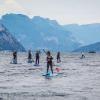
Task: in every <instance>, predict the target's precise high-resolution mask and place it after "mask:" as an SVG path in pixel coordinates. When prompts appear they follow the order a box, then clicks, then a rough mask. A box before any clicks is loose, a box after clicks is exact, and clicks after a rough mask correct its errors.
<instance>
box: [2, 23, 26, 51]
mask: <svg viewBox="0 0 100 100" xmlns="http://www.w3.org/2000/svg"><path fill="white" fill-rule="evenodd" d="M0 50H17V51H25V49H24V47H23V46H22V45H21V44H20V43H19V42H18V41H17V40H16V39H15V38H14V37H13V36H12V35H11V34H10V33H9V31H8V30H7V29H6V27H5V26H4V25H2V24H0Z"/></svg>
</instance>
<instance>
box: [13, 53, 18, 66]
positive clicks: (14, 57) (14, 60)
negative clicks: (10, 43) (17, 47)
mask: <svg viewBox="0 0 100 100" xmlns="http://www.w3.org/2000/svg"><path fill="white" fill-rule="evenodd" d="M13 64H17V51H14V52H13Z"/></svg>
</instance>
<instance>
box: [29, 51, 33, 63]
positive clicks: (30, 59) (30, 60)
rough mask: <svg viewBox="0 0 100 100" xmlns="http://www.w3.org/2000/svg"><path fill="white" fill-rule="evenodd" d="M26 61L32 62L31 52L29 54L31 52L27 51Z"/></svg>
mask: <svg viewBox="0 0 100 100" xmlns="http://www.w3.org/2000/svg"><path fill="white" fill-rule="evenodd" d="M28 63H32V54H31V52H29V53H28Z"/></svg>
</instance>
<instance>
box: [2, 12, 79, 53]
mask: <svg viewBox="0 0 100 100" xmlns="http://www.w3.org/2000/svg"><path fill="white" fill-rule="evenodd" d="M1 22H2V23H3V24H4V25H5V26H6V27H7V28H8V29H9V30H10V32H11V33H13V35H14V36H15V37H16V38H17V39H18V40H19V41H20V42H21V43H22V44H23V45H24V46H25V47H26V48H27V49H29V48H32V49H37V48H48V49H52V50H62V51H71V50H74V49H76V48H78V47H79V45H80V43H79V42H77V41H76V39H75V38H74V37H73V36H72V33H71V32H69V31H66V30H65V29H63V27H62V26H61V25H59V24H58V23H57V22H56V21H54V20H50V19H45V18H42V17H39V16H35V17H33V18H32V19H30V18H29V17H27V16H25V15H21V14H7V15H4V16H3V17H2V19H1Z"/></svg>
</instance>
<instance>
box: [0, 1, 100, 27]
mask: <svg viewBox="0 0 100 100" xmlns="http://www.w3.org/2000/svg"><path fill="white" fill-rule="evenodd" d="M6 13H18V14H25V15H27V16H29V17H33V16H41V17H44V18H50V19H52V20H57V21H58V22H59V23H60V24H62V25H63V24H89V23H100V0H0V16H2V15H4V14H6Z"/></svg>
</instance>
